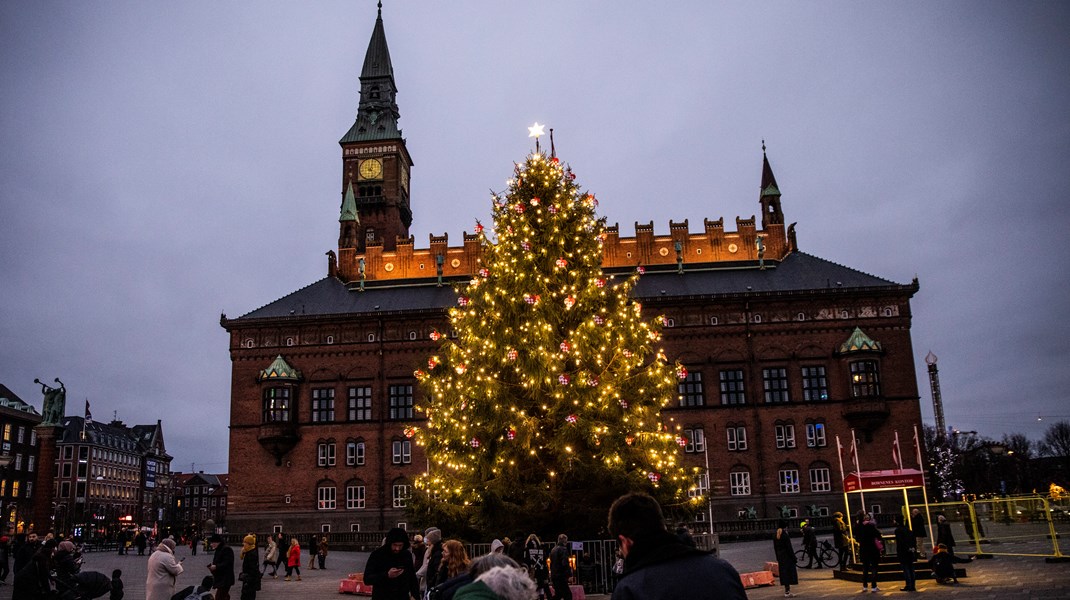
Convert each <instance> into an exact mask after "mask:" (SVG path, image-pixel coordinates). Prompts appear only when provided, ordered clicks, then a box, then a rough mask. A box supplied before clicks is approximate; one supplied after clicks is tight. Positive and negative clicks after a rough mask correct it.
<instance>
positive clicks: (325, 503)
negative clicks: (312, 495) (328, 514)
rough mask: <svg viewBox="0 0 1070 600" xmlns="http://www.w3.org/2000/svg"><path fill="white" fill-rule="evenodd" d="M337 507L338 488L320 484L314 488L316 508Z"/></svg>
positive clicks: (327, 508) (329, 508) (332, 508)
mask: <svg viewBox="0 0 1070 600" xmlns="http://www.w3.org/2000/svg"><path fill="white" fill-rule="evenodd" d="M337 507H338V488H336V487H334V486H333V485H321V486H319V487H318V488H316V510H334V509H335V508H337Z"/></svg>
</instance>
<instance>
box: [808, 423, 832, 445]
mask: <svg viewBox="0 0 1070 600" xmlns="http://www.w3.org/2000/svg"><path fill="white" fill-rule="evenodd" d="M826 430H827V428H826V427H825V424H824V423H807V424H806V447H807V448H824V447H825V446H826V445H828V436H827V435H826Z"/></svg>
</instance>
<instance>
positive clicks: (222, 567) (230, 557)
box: [208, 533, 234, 600]
mask: <svg viewBox="0 0 1070 600" xmlns="http://www.w3.org/2000/svg"><path fill="white" fill-rule="evenodd" d="M208 545H209V546H211V548H212V550H213V551H214V552H215V553H214V554H213V555H212V564H210V565H208V570H209V571H211V572H212V585H213V587H214V588H215V589H216V593H215V600H230V588H231V587H232V586H233V585H234V549H233V548H231V547H230V546H228V545H227V544H226V542H224V541H223V536H221V535H219V534H218V533H214V534H212V537H210V538H208Z"/></svg>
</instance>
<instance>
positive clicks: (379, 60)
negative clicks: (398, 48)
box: [340, 2, 401, 144]
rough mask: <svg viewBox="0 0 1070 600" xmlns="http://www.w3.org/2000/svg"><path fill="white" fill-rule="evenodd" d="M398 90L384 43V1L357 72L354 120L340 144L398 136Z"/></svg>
mask: <svg viewBox="0 0 1070 600" xmlns="http://www.w3.org/2000/svg"><path fill="white" fill-rule="evenodd" d="M397 93H398V89H397V84H396V83H395V82H394V67H393V65H392V64H391V62H390V48H389V47H388V46H387V44H386V30H385V29H384V27H383V3H382V2H379V13H378V16H377V17H376V19H375V28H374V29H373V30H372V37H371V40H370V41H369V42H368V50H367V52H365V53H364V65H363V67H362V68H361V71H360V104H359V105H358V106H357V119H356V121H355V122H354V123H353V126H352V127H350V128H349V131H348V132H346V134H345V136H343V137H342V139H341V140H340V143H342V144H345V143H347V142H364V141H375V140H395V139H401V129H399V128H398V119H399V118H400V117H401V115H400V113H399V112H398V105H397Z"/></svg>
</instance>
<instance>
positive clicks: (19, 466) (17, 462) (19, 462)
mask: <svg viewBox="0 0 1070 600" xmlns="http://www.w3.org/2000/svg"><path fill="white" fill-rule="evenodd" d="M15 470H16V471H21V470H22V455H21V454H16V455H15Z"/></svg>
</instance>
